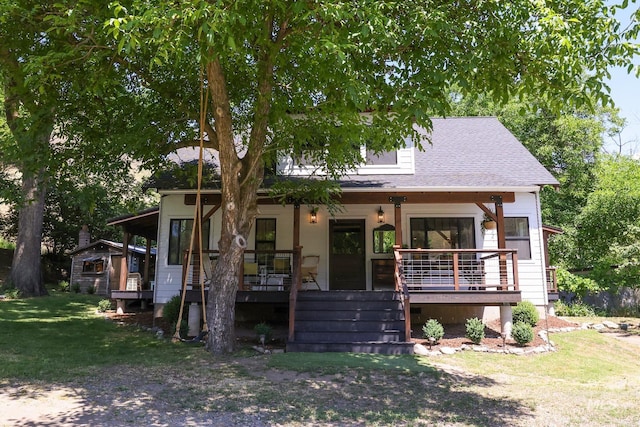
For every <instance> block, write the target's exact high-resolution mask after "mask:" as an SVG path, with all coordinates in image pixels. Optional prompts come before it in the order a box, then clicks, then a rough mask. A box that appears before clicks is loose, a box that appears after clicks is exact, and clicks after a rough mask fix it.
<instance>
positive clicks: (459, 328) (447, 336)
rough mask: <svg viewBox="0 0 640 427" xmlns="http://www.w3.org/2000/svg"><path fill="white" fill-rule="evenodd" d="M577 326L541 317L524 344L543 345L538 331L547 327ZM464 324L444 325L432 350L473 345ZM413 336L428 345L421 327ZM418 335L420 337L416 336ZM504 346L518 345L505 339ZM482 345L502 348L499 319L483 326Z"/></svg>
mask: <svg viewBox="0 0 640 427" xmlns="http://www.w3.org/2000/svg"><path fill="white" fill-rule="evenodd" d="M577 326H579V325H578V324H576V323H572V322H568V321H566V320H564V319H560V318H559V317H555V316H548V317H547V319H546V320H545V319H544V318H541V319H540V320H539V321H538V325H537V326H536V327H535V328H533V332H534V337H533V341H531V342H530V343H529V344H527V345H526V346H525V348H527V347H537V346H542V345H545V344H546V343H545V341H544V340H543V339H542V338H541V337H540V335H539V332H540V331H542V330H546V329H547V328H548V329H550V330H554V329H560V328H568V327H577ZM465 332H466V331H465V325H463V324H454V325H444V337H443V338H442V339H441V340H440V342H439V343H438V344H437V345H434V346H433V349H434V350H437V349H439V348H441V347H452V348H459V347H461V346H462V345H463V344H466V345H474V344H473V343H472V342H471V341H470V340H469V339H468V338H466V337H465ZM413 336H414V337H416V338H414V339H413V342H416V343H420V344H423V345H425V346H429V341H427V340H425V339H423V338H421V337H422V327H419V328H417V329H415V328H414V330H413ZM417 337H420V338H417ZM505 344H506V347H507V348H509V347H518V345H517V344H516V342H515V341H514V340H513V339H507V340H506V342H505ZM481 345H482V346H483V347H487V348H489V349H496V350H500V349H503V348H504V347H503V341H502V336H501V335H500V320H499V319H496V320H492V321H490V322H489V323H488V324H487V325H486V326H485V328H484V339H483V340H482V342H481Z"/></svg>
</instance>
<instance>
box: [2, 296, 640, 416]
mask: <svg viewBox="0 0 640 427" xmlns="http://www.w3.org/2000/svg"><path fill="white" fill-rule="evenodd" d="M99 299H100V298H99V297H95V296H89V295H77V294H69V293H65V294H60V293H57V294H56V293H54V294H53V295H52V296H49V297H43V298H33V299H21V300H10V301H6V300H5V301H0V331H1V332H0V402H2V401H3V400H2V399H3V398H5V403H6V402H9V403H12V399H14V398H13V397H11V396H9V397H7V396H6V395H3V392H2V391H1V390H3V388H5V387H8V388H13V389H16V388H18V389H19V390H20V394H19V395H18V399H22V398H21V397H20V396H22V395H23V393H31V394H33V395H38V396H42V395H46V394H47V392H48V391H50V390H59V389H69V390H70V391H69V393H71V394H73V396H81V398H82V402H83V406H82V417H83V418H82V420H84V421H86V420H87V417H93V418H91V421H92V422H93V423H94V424H95V425H99V424H100V423H101V422H107V421H108V422H109V423H110V425H131V424H132V423H133V424H136V423H137V424H140V423H142V424H149V423H156V424H157V425H170V424H172V423H174V424H175V423H176V421H175V418H172V419H171V420H172V421H171V422H169V421H167V418H166V417H168V416H169V415H167V414H170V416H171V417H176V416H178V415H180V414H183V415H184V417H185V418H184V419H187V418H188V419H190V420H192V421H193V420H195V421H193V422H195V423H197V421H198V420H201V421H202V420H209V419H217V417H222V416H227V417H232V419H233V420H236V421H235V425H245V424H250V425H253V424H255V423H256V420H259V421H260V423H262V424H257V425H265V424H266V425H273V424H278V425H283V426H302V425H313V424H323V425H340V426H342V425H367V426H368V425H381V426H382V425H384V426H387V425H394V426H395V425H407V426H411V425H442V424H444V425H451V426H469V425H474V426H512V425H515V426H539V425H562V426H572V425H573V426H601V425H608V426H629V425H638V424H639V423H640V405H638V404H637V397H638V396H640V358H639V357H638V355H639V354H640V346H637V345H634V344H631V343H628V342H624V341H620V340H618V339H616V338H614V337H612V336H610V335H608V334H599V333H597V332H595V331H593V330H579V331H574V332H568V333H556V334H552V335H551V339H552V340H553V341H554V342H555V343H556V345H557V348H558V351H556V352H552V353H545V354H538V355H527V356H516V355H505V354H487V353H478V352H472V351H467V352H462V353H457V354H455V355H452V356H439V357H431V358H425V357H419V356H380V355H365V354H349V353H323V354H309V353H283V354H273V355H262V354H257V353H254V352H252V351H251V350H248V349H247V348H245V349H243V350H242V351H238V352H237V353H236V354H233V355H230V356H224V357H212V356H211V355H209V354H208V353H207V352H206V351H205V350H204V349H203V348H202V347H197V346H196V347H193V346H188V345H184V344H181V343H179V344H173V343H171V342H170V341H169V340H167V339H165V340H158V339H157V338H156V337H155V336H154V335H153V334H152V333H150V332H148V331H142V330H138V329H136V328H134V327H130V326H128V327H125V326H119V325H116V324H114V323H112V322H109V321H106V320H105V319H104V318H103V316H101V315H100V314H98V313H96V307H97V303H98V301H99ZM25 390H26V391H25ZM6 399H8V400H6ZM123 402H126V404H123ZM36 404H37V405H39V406H38V407H42V404H41V403H40V402H36ZM65 414H66V415H64V417H65V418H64V419H63V418H55V416H53V418H51V419H52V420H53V421H51V425H54V424H55V421H56V420H57V421H61V420H64V421H66V422H68V421H69V418H70V416H69V415H68V413H65ZM230 414H231V415H230ZM1 419H2V416H0V421H1ZM78 420H80V418H78ZM78 422H79V421H78ZM178 424H179V423H178ZM0 425H2V422H0Z"/></svg>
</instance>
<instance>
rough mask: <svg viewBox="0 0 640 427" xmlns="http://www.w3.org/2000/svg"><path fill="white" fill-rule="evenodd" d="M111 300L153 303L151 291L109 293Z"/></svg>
mask: <svg viewBox="0 0 640 427" xmlns="http://www.w3.org/2000/svg"><path fill="white" fill-rule="evenodd" d="M111 299H123V300H145V301H147V300H148V301H153V290H152V289H149V290H144V291H119V290H112V291H111Z"/></svg>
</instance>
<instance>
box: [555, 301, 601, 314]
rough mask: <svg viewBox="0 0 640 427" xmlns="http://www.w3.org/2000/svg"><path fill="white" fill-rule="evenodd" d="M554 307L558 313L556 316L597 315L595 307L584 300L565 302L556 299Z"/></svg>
mask: <svg viewBox="0 0 640 427" xmlns="http://www.w3.org/2000/svg"><path fill="white" fill-rule="evenodd" d="M553 309H554V311H555V313H556V316H567V317H593V316H595V315H596V312H595V310H594V309H593V307H591V306H590V305H588V304H585V303H583V302H575V303H573V304H565V303H564V302H562V301H556V302H555V303H554V304H553Z"/></svg>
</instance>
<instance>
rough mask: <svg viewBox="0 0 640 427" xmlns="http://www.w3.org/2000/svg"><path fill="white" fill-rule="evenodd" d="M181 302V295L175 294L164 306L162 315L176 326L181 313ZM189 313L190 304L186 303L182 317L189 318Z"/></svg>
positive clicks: (170, 323)
mask: <svg viewBox="0 0 640 427" xmlns="http://www.w3.org/2000/svg"><path fill="white" fill-rule="evenodd" d="M180 303H181V298H180V295H174V296H172V297H171V299H170V300H169V301H167V303H166V304H165V305H164V307H163V308H162V317H163V318H164V320H165V321H166V322H167V323H168V324H169V325H171V326H172V327H174V326H175V325H176V323H177V322H178V315H179V314H180ZM188 315H189V306H188V305H186V304H185V306H184V310H183V312H182V318H183V319H188Z"/></svg>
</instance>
